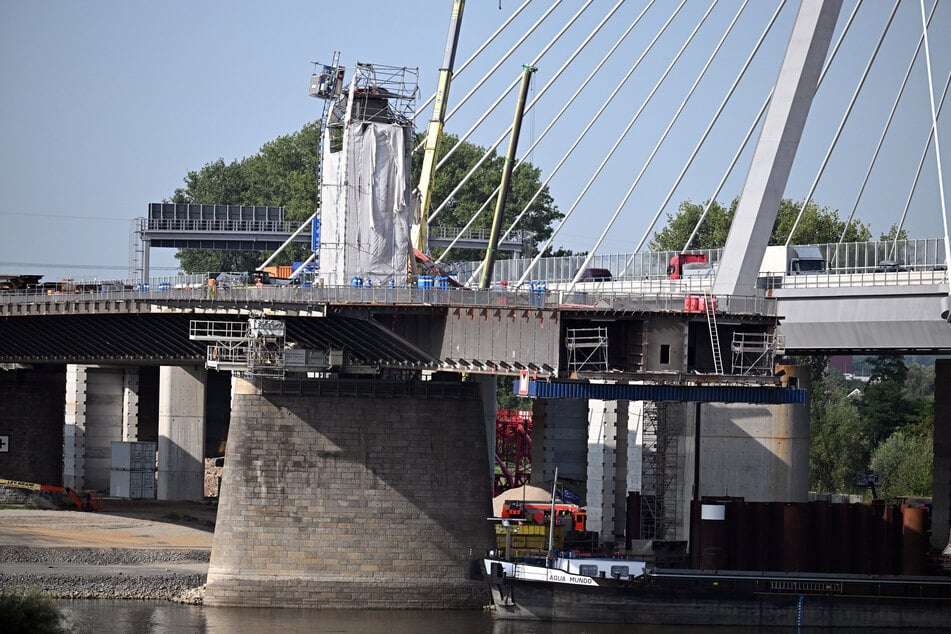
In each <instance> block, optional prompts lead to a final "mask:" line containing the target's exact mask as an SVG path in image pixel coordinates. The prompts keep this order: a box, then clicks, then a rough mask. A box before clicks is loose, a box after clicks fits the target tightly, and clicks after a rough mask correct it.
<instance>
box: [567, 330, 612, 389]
mask: <svg viewBox="0 0 951 634" xmlns="http://www.w3.org/2000/svg"><path fill="white" fill-rule="evenodd" d="M565 347H566V348H567V349H568V371H569V373H570V374H571V376H572V377H575V376H578V375H580V374H583V373H603V372H607V371H608V329H607V328H606V327H599V328H572V329H569V330H568V332H567V337H566V338H565Z"/></svg>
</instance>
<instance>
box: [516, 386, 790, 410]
mask: <svg viewBox="0 0 951 634" xmlns="http://www.w3.org/2000/svg"><path fill="white" fill-rule="evenodd" d="M518 387H519V382H518V381H515V384H514V390H515V393H516V394H519V391H518ZM521 396H529V397H531V398H584V399H599V400H603V401H617V400H625V401H679V402H692V403H698V402H699V403H755V404H757V405H791V404H797V403H805V402H806V390H803V389H800V388H787V387H774V386H762V387H748V386H744V385H643V384H638V385H631V384H609V383H579V382H562V381H529V384H528V394H527V395H526V394H522V395H521Z"/></svg>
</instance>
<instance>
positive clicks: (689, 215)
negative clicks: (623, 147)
mask: <svg viewBox="0 0 951 634" xmlns="http://www.w3.org/2000/svg"><path fill="white" fill-rule="evenodd" d="M738 202H739V199H734V200H733V202H732V203H730V206H729V207H725V206H724V205H722V204H721V203H719V202H717V201H714V202H713V204H712V205H710V211H709V212H708V213H707V217H706V219H705V220H704V221H703V224H702V225H701V226H700V229H699V231H697V236H696V237H695V238H694V240H693V242H692V243H691V245H690V248H691V249H719V248H721V247H723V245H725V244H726V237H727V234H728V233H729V231H730V223H731V222H732V221H733V214H734V213H735V212H736V205H737V203H738ZM706 205H707V203H702V204H697V203H692V202H690V201H689V200H685V201H684V202H682V203H680V207H679V208H678V210H677V213H675V214H667V226H666V227H664V229H662V230H661V231H658V232H655V233H654V239H653V240H651V242H650V248H651V249H652V250H654V251H680V250H681V249H683V248H684V245H685V244H687V238H689V237H690V233H691V232H692V231H693V228H694V227H695V226H696V225H697V221H698V220H700V216H701V215H702V214H703V209H704V207H706ZM801 207H802V202H801V201H800V202H795V201H793V200H790V199H788V198H786V199H784V200H783V201H782V202H781V203H780V204H779V212H778V213H777V214H776V223H775V224H774V225H773V233H772V235H771V236H770V239H769V243H770V244H771V245H775V244H786V237H787V236H788V235H789V231H790V230H791V229H792V226H793V223H794V222H795V221H796V216H797V215H798V214H799V209H800V208H801ZM845 228H846V227H845V221H844V220H841V219H839V212H838V211H836V210H834V209H830V208H829V207H819V206H818V205H817V204H816V203H814V202H810V203H809V204H808V205H806V211H805V213H804V214H803V217H802V220H801V221H800V223H799V227H798V228H797V229H796V235H795V236H794V238H795V239H794V240H793V242H792V244H825V243H827V242H838V240H839V237H840V236H841V235H842V231H843V230H844V229H845ZM871 237H872V233H871V231H869V229H868V227H867V226H866V225H865V224H864V223H863V222H861V221H853V222H852V224H850V225H849V227H848V230H847V231H846V232H845V241H846V242H862V241H865V240H870V239H871Z"/></svg>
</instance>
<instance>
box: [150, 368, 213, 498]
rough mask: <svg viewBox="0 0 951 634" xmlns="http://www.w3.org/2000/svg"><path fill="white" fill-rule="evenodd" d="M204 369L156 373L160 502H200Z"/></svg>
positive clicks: (203, 441) (168, 370)
mask: <svg viewBox="0 0 951 634" xmlns="http://www.w3.org/2000/svg"><path fill="white" fill-rule="evenodd" d="M205 379H206V373H205V369H204V368H181V367H170V366H163V367H162V368H161V370H160V371H159V415H158V419H159V420H158V424H159V439H158V482H157V486H156V497H157V498H158V499H160V500H199V499H201V498H202V497H204V494H205V493H204V481H205V480H204V477H205V476H204V474H205Z"/></svg>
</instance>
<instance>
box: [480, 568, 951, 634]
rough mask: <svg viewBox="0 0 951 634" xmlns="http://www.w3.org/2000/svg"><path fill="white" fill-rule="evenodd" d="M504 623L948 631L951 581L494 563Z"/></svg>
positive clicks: (494, 592)
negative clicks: (510, 620) (538, 622)
mask: <svg viewBox="0 0 951 634" xmlns="http://www.w3.org/2000/svg"><path fill="white" fill-rule="evenodd" d="M483 563H484V572H485V578H486V581H487V583H488V587H489V591H490V593H491V596H492V602H493V604H494V609H495V616H496V618H498V619H516V620H531V621H576V622H594V623H627V624H650V625H705V626H726V627H730V626H733V627H736V626H746V627H749V626H759V627H810V628H812V627H822V628H833V627H834V628H839V627H842V628H856V627H877V628H896V629H897V628H901V629H915V628H922V629H934V630H941V631H951V578H948V577H940V576H906V575H857V574H828V573H783V572H761V571H747V572H744V571H737V570H691V569H675V568H658V567H655V566H652V565H650V564H648V562H645V561H638V560H631V559H611V558H601V559H596V558H572V557H560V556H559V557H551V558H547V559H537V560H532V559H527V560H523V561H518V562H516V561H507V560H505V559H504V558H502V557H498V556H495V555H494V554H493V553H490V555H489V556H488V557H486V558H485V559H484V561H483Z"/></svg>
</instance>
